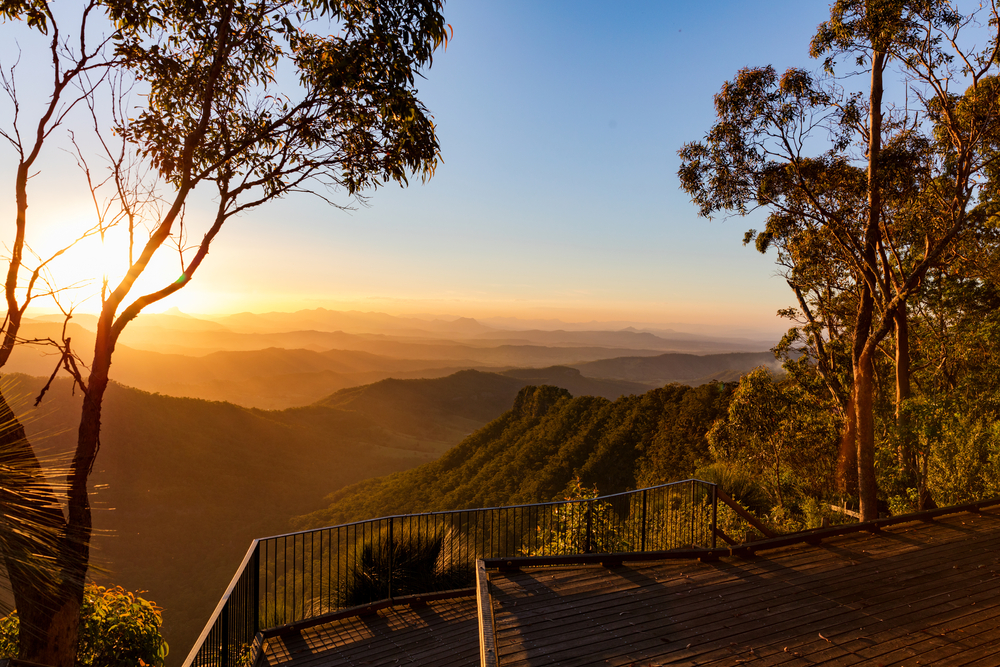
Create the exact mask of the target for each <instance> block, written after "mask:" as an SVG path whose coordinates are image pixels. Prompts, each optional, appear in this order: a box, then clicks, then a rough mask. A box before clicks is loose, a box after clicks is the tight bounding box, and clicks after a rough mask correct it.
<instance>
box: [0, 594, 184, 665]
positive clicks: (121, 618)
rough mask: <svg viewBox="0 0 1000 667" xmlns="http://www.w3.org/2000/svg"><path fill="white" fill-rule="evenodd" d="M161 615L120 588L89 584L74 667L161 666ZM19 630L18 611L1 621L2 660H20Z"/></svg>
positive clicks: (163, 648)
mask: <svg viewBox="0 0 1000 667" xmlns="http://www.w3.org/2000/svg"><path fill="white" fill-rule="evenodd" d="M161 611H162V610H161V609H160V608H159V607H157V606H156V604H155V603H152V602H149V601H148V600H144V599H143V598H141V597H139V596H137V595H136V594H135V593H132V592H130V591H126V590H125V589H123V588H122V587H121V586H115V587H113V588H107V587H104V586H97V585H93V584H91V585H89V586H87V588H86V590H85V591H84V596H83V606H82V607H81V608H80V621H81V622H80V643H79V647H78V649H77V656H76V667H136V665H140V664H146V665H150V666H151V667H152V666H157V667H160V666H162V665H163V664H164V660H165V659H166V657H167V652H168V648H167V644H166V642H164V641H163V638H162V636H161V635H160V627H161V626H162V625H163V617H162V615H161ZM19 626H20V623H19V620H18V614H17V612H14V613H12V614H10V615H8V616H6V617H5V618H3V619H0V656H2V657H6V658H16V657H17V648H18V630H19Z"/></svg>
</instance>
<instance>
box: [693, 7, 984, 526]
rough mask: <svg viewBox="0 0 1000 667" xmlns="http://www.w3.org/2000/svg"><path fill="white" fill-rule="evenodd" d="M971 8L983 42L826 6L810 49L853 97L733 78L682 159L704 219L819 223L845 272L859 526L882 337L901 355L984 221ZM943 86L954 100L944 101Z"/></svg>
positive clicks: (788, 232)
mask: <svg viewBox="0 0 1000 667" xmlns="http://www.w3.org/2000/svg"><path fill="white" fill-rule="evenodd" d="M983 11H984V12H985V13H986V14H988V16H987V19H988V21H987V22H988V28H986V30H987V31H988V33H989V42H988V44H987V45H986V47H985V48H977V47H976V46H974V45H971V43H972V38H971V37H968V36H967V35H968V33H969V32H971V30H970V25H971V24H974V23H975V22H976V20H977V15H976V14H973V15H970V16H963V15H961V14H958V13H957V12H955V11H954V10H953V9H952V7H951V5H949V4H948V3H946V2H943V1H940V0H927V1H926V2H904V1H900V0H884V1H877V0H869V1H867V2H865V1H862V0H838V1H837V2H835V3H834V4H833V6H832V8H831V14H830V19H829V20H828V21H826V22H824V23H823V24H821V25H820V27H819V29H818V31H817V34H816V36H815V37H814V38H813V40H812V44H811V54H812V55H813V56H814V57H825V61H824V69H825V70H826V72H827V73H828V75H830V76H831V77H832V75H833V74H834V72H835V69H836V67H837V63H836V59H837V58H838V57H842V56H849V57H850V59H851V62H852V63H853V65H854V66H856V67H858V68H860V69H862V70H864V71H866V72H867V74H868V83H867V85H866V86H865V88H864V89H863V90H858V91H856V92H853V93H852V92H850V91H846V90H845V89H843V88H842V87H841V86H842V85H843V82H844V81H845V79H837V78H818V77H815V76H813V75H811V74H810V73H808V72H805V71H803V70H800V69H792V70H789V71H788V72H786V73H785V74H784V75H782V76H778V74H777V73H776V72H775V71H774V70H773V68H770V67H764V68H753V69H746V70H743V71H741V72H740V73H739V74H738V76H737V78H736V79H734V80H733V81H731V82H729V83H727V84H725V85H724V86H723V89H722V91H721V92H720V93H719V94H718V95H717V96H716V100H715V105H716V111H717V114H718V120H717V122H716V124H715V125H714V126H713V127H712V129H711V130H710V131H709V133H708V135H707V136H706V138H705V140H704V141H703V142H695V143H690V144H687V145H685V146H684V147H683V148H682V150H681V152H680V153H681V158H682V166H681V169H680V177H681V182H682V186H683V187H684V188H685V189H686V190H687V191H688V192H689V194H690V195H691V197H692V199H693V200H694V201H695V203H697V204H698V206H699V207H700V212H701V214H702V215H704V216H711V215H713V214H715V213H718V212H720V211H727V210H728V211H736V212H738V213H746V212H748V211H749V210H750V209H753V208H763V209H766V210H768V211H769V212H770V213H771V219H769V223H768V224H769V226H770V225H771V224H772V222H774V221H775V220H780V221H781V222H782V224H783V225H784V226H783V227H782V230H781V235H783V238H785V239H786V240H787V241H792V240H797V239H799V238H800V237H801V236H803V235H807V234H815V233H817V230H821V231H822V233H823V234H824V235H825V237H826V238H828V239H829V243H830V245H831V247H835V248H836V254H834V255H832V256H831V257H828V258H827V260H828V261H832V262H834V263H836V264H838V265H840V266H842V267H843V273H844V274H845V275H849V276H850V281H851V283H852V286H851V288H850V291H852V292H853V293H854V295H855V296H854V298H855V300H856V307H855V309H854V312H853V314H852V315H851V322H850V325H849V328H850V330H851V389H850V406H851V410H852V414H850V415H849V418H848V419H847V420H846V424H845V428H844V431H845V434H846V435H847V437H845V438H844V440H843V442H847V443H850V442H851V441H853V442H854V450H855V451H856V455H857V470H858V495H859V499H860V504H861V514H862V516H863V517H864V518H865V519H872V518H875V517H876V516H877V507H876V500H877V492H878V489H877V483H876V478H875V423H874V422H875V420H874V408H873V398H874V391H875V377H874V357H875V355H876V352H877V350H878V349H879V345H880V343H881V342H882V341H883V340H884V339H885V338H886V336H887V335H888V334H890V333H892V332H894V331H895V332H896V335H897V349H900V350H901V351H903V350H905V345H899V341H904V342H905V340H906V333H905V305H906V301H907V299H908V298H909V297H910V296H911V295H913V294H914V293H915V292H916V291H917V290H918V289H919V286H920V283H921V281H922V280H923V278H924V276H925V274H926V273H927V271H928V270H929V269H930V268H931V267H932V266H935V265H936V264H937V263H939V262H941V261H942V260H943V258H944V257H945V255H946V253H947V250H948V249H949V247H951V245H952V244H953V242H954V241H955V239H956V238H957V237H959V235H960V234H962V233H963V232H964V231H966V230H968V229H969V228H970V227H974V226H975V225H977V224H981V223H982V220H983V212H982V211H981V209H980V208H979V207H977V206H975V204H976V201H975V198H976V196H977V176H978V175H980V174H981V173H982V172H983V171H984V169H986V168H988V167H989V165H990V164H991V162H992V159H993V158H992V155H991V151H990V146H991V144H992V143H995V137H996V135H997V129H998V122H1000V114H998V113H997V112H998V111H1000V109H998V108H997V105H998V98H997V96H996V94H995V83H994V82H995V79H994V77H995V74H996V69H997V66H998V59H997V48H998V45H1000V40H998V32H997V31H998V30H1000V23H998V21H997V19H998V14H997V8H996V5H995V4H993V5H991V6H990V7H989V8H987V9H986V10H983ZM981 36H982V33H981V32H977V35H976V37H980V38H981ZM890 64H893V65H895V66H896V67H897V68H898V73H899V80H898V85H899V86H900V90H899V92H898V93H897V94H896V96H895V97H896V98H897V99H901V100H902V99H906V100H907V101H908V106H904V107H898V106H892V105H889V106H888V107H887V105H886V104H885V102H884V100H883V97H884V84H885V82H884V79H885V74H886V73H887V72H888V71H889V67H890ZM846 80H847V81H849V80H850V79H849V78H848V79H846ZM957 86H963V87H965V88H966V90H965V92H964V94H956V93H954V92H952V88H954V87H957ZM904 90H905V93H906V94H904ZM910 105H912V106H910ZM777 235H778V234H776V236H777ZM801 259H804V260H806V261H811V260H810V258H809V257H808V256H803V257H801ZM900 327H904V328H900ZM903 354H904V355H905V352H903ZM902 363H904V364H905V363H906V360H903V362H902ZM898 365H900V364H899V363H897V366H898ZM905 377H906V376H904V377H903V378H900V380H899V381H900V382H902V381H904V379H905ZM852 431H853V432H852Z"/></svg>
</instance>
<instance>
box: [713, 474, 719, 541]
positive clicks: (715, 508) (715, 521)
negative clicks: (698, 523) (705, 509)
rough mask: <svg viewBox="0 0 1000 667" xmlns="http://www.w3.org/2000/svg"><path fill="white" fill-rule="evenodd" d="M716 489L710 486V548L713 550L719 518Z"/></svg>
mask: <svg viewBox="0 0 1000 667" xmlns="http://www.w3.org/2000/svg"><path fill="white" fill-rule="evenodd" d="M717 489H718V487H717V486H716V485H715V484H713V485H712V548H713V549H714V548H715V535H716V532H717V530H718V517H719V494H718V493H717V492H716V491H717Z"/></svg>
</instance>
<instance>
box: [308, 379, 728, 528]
mask: <svg viewBox="0 0 1000 667" xmlns="http://www.w3.org/2000/svg"><path fill="white" fill-rule="evenodd" d="M734 387H735V385H732V384H722V383H713V384H706V385H703V386H701V387H697V388H691V387H687V386H683V385H670V386H667V387H663V388H662V389H654V390H652V391H649V392H646V393H645V394H642V395H638V396H636V395H632V396H625V397H622V398H619V399H618V400H617V401H614V402H612V401H609V400H607V399H604V398H598V397H594V396H579V397H575V398H574V397H573V396H572V395H570V393H569V392H568V391H566V390H565V389H560V388H557V387H552V386H542V387H536V386H529V387H525V388H524V389H522V390H521V391H520V392H519V393H518V395H517V399H516V400H515V401H514V406H513V408H512V409H511V410H509V411H508V412H506V413H504V414H503V415H502V416H501V417H499V418H497V419H495V420H494V421H492V422H490V423H489V424H487V425H486V426H484V427H483V428H482V429H480V430H478V431H476V432H475V433H473V434H472V435H470V436H469V437H468V438H466V439H465V440H463V441H462V443H461V444H459V445H457V446H456V447H454V448H453V449H452V450H450V451H449V452H448V453H447V454H445V455H444V456H442V457H441V458H440V459H438V460H437V461H434V462H433V463H428V464H426V465H423V466H420V467H418V468H415V469H413V470H408V471H405V472H400V473H397V474H394V475H390V476H388V477H381V478H377V479H371V480H366V481H364V482H361V483H359V484H356V485H354V486H351V487H348V488H346V489H344V490H343V491H340V492H337V493H334V494H333V495H332V496H331V497H330V499H329V500H330V506H329V507H328V508H327V509H325V510H322V511H319V512H314V513H312V514H310V515H308V516H305V517H302V518H300V519H299V520H298V523H299V524H300V525H301V526H303V527H305V526H310V527H312V526H320V525H333V524H337V523H344V522H347V521H352V520H356V519H361V518H370V517H376V516H385V515H388V514H397V513H408V512H422V511H430V510H442V509H457V508H466V507H489V506H495V505H507V504H518V503H531V502H541V501H548V500H552V499H554V498H557V497H560V496H561V495H562V493H563V492H565V491H566V490H567V488H568V487H569V485H570V482H571V481H572V480H573V478H574V477H577V476H578V477H580V479H581V481H582V482H583V484H584V485H585V486H588V487H590V486H597V487H598V488H599V490H600V491H601V492H602V493H615V492H618V491H624V490H626V489H630V488H635V487H637V486H646V485H652V484H658V483H661V482H666V481H670V480H673V479H679V478H684V477H688V476H690V475H691V474H692V472H693V471H694V469H695V465H696V464H697V463H698V462H707V460H708V459H709V458H710V457H709V452H708V446H707V441H706V440H705V434H706V432H707V431H708V429H709V428H710V427H711V425H712V423H713V422H714V421H715V420H716V419H717V418H718V417H720V416H722V415H724V414H725V411H726V407H727V405H728V402H729V398H730V396H731V395H732V392H733V389H734Z"/></svg>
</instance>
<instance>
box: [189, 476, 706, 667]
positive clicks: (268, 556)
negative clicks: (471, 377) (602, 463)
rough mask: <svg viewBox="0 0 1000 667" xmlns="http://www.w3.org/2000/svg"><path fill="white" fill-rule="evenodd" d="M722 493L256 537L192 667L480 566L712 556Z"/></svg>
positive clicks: (466, 575)
mask: <svg viewBox="0 0 1000 667" xmlns="http://www.w3.org/2000/svg"><path fill="white" fill-rule="evenodd" d="M716 492H717V489H716V486H715V484H712V483H709V482H704V481H702V480H696V479H686V480H682V481H679V482H673V483H670V484H661V485H658V486H653V487H647V488H644V489H638V490H636V491H626V492H622V493H616V494H611V495H608V496H601V497H597V498H588V499H580V500H565V501H552V502H546V503H530V504H523V505H510V506H500V507H487V508H469V509H460V510H447V511H439V512H426V513H423V514H402V515H394V516H388V517H380V518H378V519H369V520H365V521H355V522H352V523H347V524H341V525H338V526H330V527H326V528H318V529H313V530H303V531H297V532H292V533H285V534H281V535H274V536H271V537H265V538H258V539H256V540H254V541H253V543H252V544H251V547H250V549H249V550H248V551H247V554H246V556H245V557H244V558H243V562H242V563H241V565H240V568H239V570H238V571H237V572H236V575H235V576H234V577H233V579H232V581H231V582H230V584H229V586H228V587H227V589H226V592H225V594H224V595H223V597H222V599H221V600H220V601H219V604H218V605H217V606H216V608H215V611H214V612H213V613H212V616H211V618H210V619H209V622H208V625H206V627H205V629H204V630H203V631H202V632H201V634H200V636H199V638H198V641H197V642H196V643H195V645H194V646H193V647H192V649H191V651H190V653H189V654H188V656H187V658H186V660H185V661H184V667H238V666H242V665H244V664H247V662H248V661H250V660H252V659H253V655H254V652H255V651H256V650H258V649H259V648H260V645H261V644H262V642H263V641H264V640H263V637H264V631H266V630H268V629H270V628H272V627H279V626H285V625H289V624H301V623H303V622H308V621H309V620H310V619H317V618H321V617H327V616H329V615H330V614H332V613H338V612H339V611H340V610H344V609H349V608H351V607H355V606H362V607H367V606H371V605H372V604H380V603H381V601H385V600H389V601H391V600H393V599H396V598H401V597H405V596H412V595H421V594H424V595H429V594H436V593H438V592H441V591H445V590H452V589H456V588H462V587H465V586H472V585H474V581H475V570H474V565H475V562H476V561H477V560H479V559H481V558H491V557H507V556H509V557H517V556H524V555H541V556H552V555H559V554H570V553H593V554H600V553H615V554H617V553H630V552H647V551H656V552H660V551H664V550H668V549H674V548H678V547H686V548H690V547H700V548H705V549H712V548H714V547H715V534H716V529H717V526H716V507H717V505H716V503H717V493H716Z"/></svg>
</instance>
